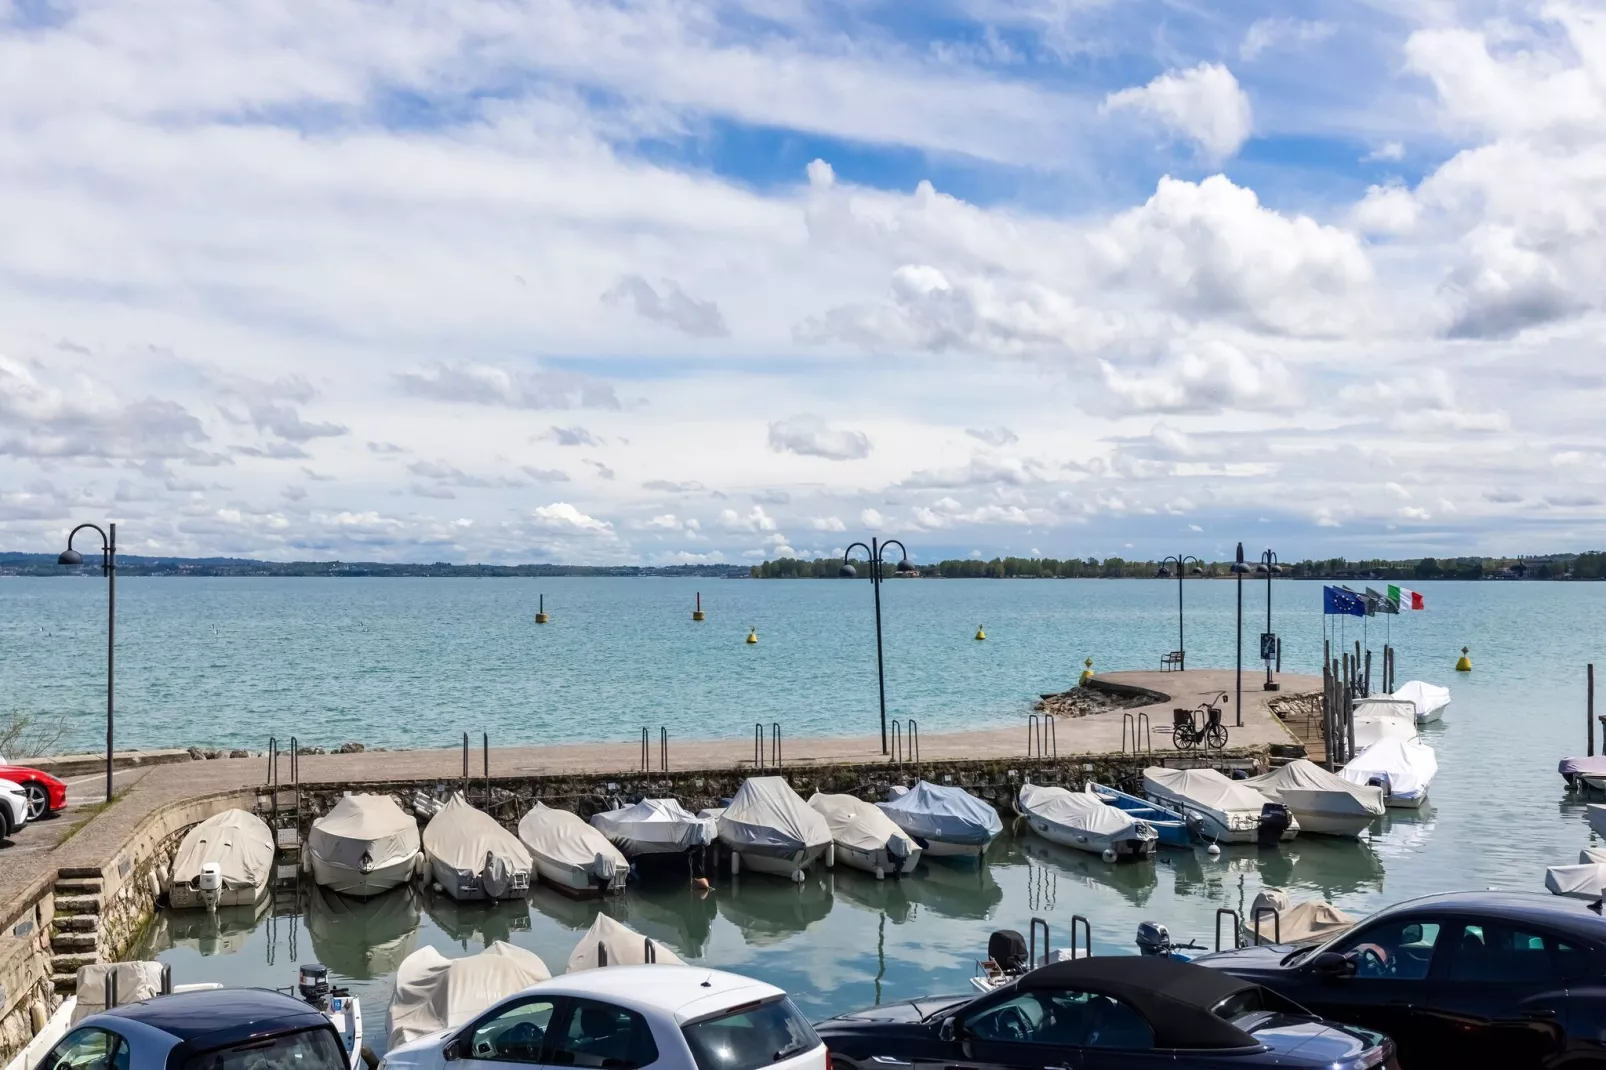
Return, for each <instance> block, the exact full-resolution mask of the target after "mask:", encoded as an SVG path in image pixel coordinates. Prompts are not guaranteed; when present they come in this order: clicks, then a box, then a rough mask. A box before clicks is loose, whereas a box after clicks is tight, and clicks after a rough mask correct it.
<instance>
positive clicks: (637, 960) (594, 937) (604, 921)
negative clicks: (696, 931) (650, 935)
mask: <svg viewBox="0 0 1606 1070" xmlns="http://www.w3.org/2000/svg"><path fill="white" fill-rule="evenodd" d="M649 942H650V943H651V944H652V961H653V964H654V965H657V966H684V965H685V962H683V961H682V960H681V958H680V956H679V955H676V954H675V953H674V952H673V951H671V950H669V949H668V948H667V947H665V946H664V945H663V944H660V943H659V942H658V941H656V940H652V941H649V940H648V939H647V938H646V937H645V936H642V935H641V934H640V933H638V932H636V930H634V929H632V928H631V927H630V926H628V925H625V924H622V923H620V922H617V921H614V920H613V919H612V918H610V917H609V916H608V915H606V914H602V913H599V914H598V915H597V920H596V921H594V922H592V923H591V928H589V929H587V930H586V934H585V935H584V936H582V937H580V942H579V943H578V944H575V945H574V953H573V954H571V955H570V956H569V968H568V970H567V972H568V973H578V972H579V971H580V970H594V969H596V968H597V966H598V959H599V958H600V956H599V955H598V954H597V949H598V948H599V947H601V948H602V949H604V950H605V951H607V953H608V965H609V966H642V965H645V964H646V962H647V944H648V943H649Z"/></svg>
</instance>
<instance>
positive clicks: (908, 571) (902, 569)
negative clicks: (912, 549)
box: [897, 557, 920, 576]
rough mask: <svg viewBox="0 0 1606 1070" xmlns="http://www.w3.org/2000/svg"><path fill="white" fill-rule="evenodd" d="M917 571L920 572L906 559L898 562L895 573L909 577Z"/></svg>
mask: <svg viewBox="0 0 1606 1070" xmlns="http://www.w3.org/2000/svg"><path fill="white" fill-rule="evenodd" d="M919 571H920V570H919V569H918V568H916V567H915V563H914V562H913V561H911V560H909V559H908V558H907V557H906V558H904V559H903V560H902V561H899V562H898V568H897V572H898V574H899V575H903V576H909V575H913V574H914V573H916V572H919Z"/></svg>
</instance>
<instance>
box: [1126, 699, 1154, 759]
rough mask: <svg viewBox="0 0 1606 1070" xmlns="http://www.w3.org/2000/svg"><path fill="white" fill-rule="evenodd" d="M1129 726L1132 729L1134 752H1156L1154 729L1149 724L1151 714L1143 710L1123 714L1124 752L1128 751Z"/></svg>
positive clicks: (1128, 711)
mask: <svg viewBox="0 0 1606 1070" xmlns="http://www.w3.org/2000/svg"><path fill="white" fill-rule="evenodd" d="M1128 727H1130V728H1131V729H1132V753H1133V754H1142V753H1145V752H1147V753H1150V754H1152V753H1153V752H1154V739H1153V733H1154V729H1153V728H1152V727H1151V726H1150V724H1149V715H1148V714H1147V713H1145V712H1144V711H1142V710H1139V711H1138V712H1137V713H1136V714H1134V713H1133V712H1132V711H1131V710H1127V711H1126V712H1125V713H1123V714H1121V753H1122V754H1125V753H1127V749H1126V733H1127V728H1128Z"/></svg>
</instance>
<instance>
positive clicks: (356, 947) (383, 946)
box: [307, 884, 420, 981]
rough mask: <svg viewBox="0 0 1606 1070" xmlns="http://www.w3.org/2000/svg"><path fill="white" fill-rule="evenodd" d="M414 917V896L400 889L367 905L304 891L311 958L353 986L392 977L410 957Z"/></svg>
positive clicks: (315, 890) (333, 894)
mask: <svg viewBox="0 0 1606 1070" xmlns="http://www.w3.org/2000/svg"><path fill="white" fill-rule="evenodd" d="M419 917H420V911H419V906H418V897H417V893H416V892H414V890H413V889H412V888H410V887H408V886H406V885H403V886H402V887H400V888H395V889H392V890H391V891H389V892H386V893H384V894H383V895H378V896H374V897H372V898H370V899H350V898H347V897H346V896H343V895H340V894H338V893H336V892H332V891H330V890H329V889H327V888H322V887H319V886H318V885H316V884H313V885H311V886H310V887H309V888H308V891H307V933H308V935H310V936H311V937H312V953H313V954H314V955H316V956H317V958H318V961H319V962H321V963H323V964H324V965H325V966H327V967H329V968H330V969H331V970H333V971H334V972H335V973H336V974H338V975H340V976H341V977H346V978H350V979H352V980H356V981H370V980H373V979H374V978H376V977H388V976H390V975H391V974H393V973H395V972H396V967H397V966H399V965H401V961H402V959H404V958H406V957H407V956H408V955H410V954H411V953H412V950H413V943H414V941H415V940H416V939H417V937H418V922H419Z"/></svg>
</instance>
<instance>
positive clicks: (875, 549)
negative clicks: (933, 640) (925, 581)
mask: <svg viewBox="0 0 1606 1070" xmlns="http://www.w3.org/2000/svg"><path fill="white" fill-rule="evenodd" d="M889 546H896V547H897V548H898V555H899V557H900V560H899V561H898V573H899V574H900V575H905V576H907V575H908V574H909V573H911V572H914V571H916V569H915V566H914V565H913V564H912V563H911V562H910V560H909V551H908V550H905V549H904V548H903V543H901V542H899V541H898V540H897V539H888V540H886V541H885V542H880V541H877V540H876V539H874V538H872V539H871V540H870V545H869V546H866V545H865V544H864V543H862V542H856V543H854V544H853V545H852V546H849V547H848V548H847V549H846V550H844V551H843V552H842V567H841V568H840V569H838V570H837V575H839V576H845V577H848V578H850V579H851V578H852V577H854V576H856V575H858V573H856V572H854V571H853V566H852V565H851V564H849V563H848V556H849V555H850V554H852V553H853V551H854V550H855V549H859V550H863V551H864V552H865V553H866V554H868V555H869V556H870V589H871V590H873V591H874V592H875V676H876V689H877V691H878V693H879V694H880V696H881V753H882V754H886V753H887V672H886V666H885V662H884V661H883V659H882V655H881V566H882V565H884V564H885V563H886V553H887V547H889Z"/></svg>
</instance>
